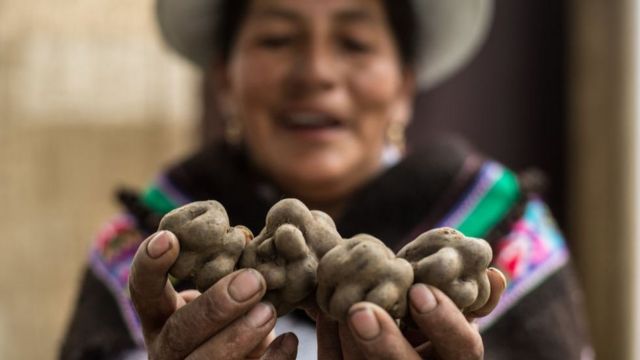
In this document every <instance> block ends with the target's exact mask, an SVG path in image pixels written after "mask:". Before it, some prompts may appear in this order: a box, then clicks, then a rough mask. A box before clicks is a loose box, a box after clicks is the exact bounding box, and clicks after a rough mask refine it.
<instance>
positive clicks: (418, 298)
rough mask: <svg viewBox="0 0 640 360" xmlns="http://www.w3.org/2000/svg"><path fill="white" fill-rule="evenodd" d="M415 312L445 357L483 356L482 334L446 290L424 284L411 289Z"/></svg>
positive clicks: (434, 344)
mask: <svg viewBox="0 0 640 360" xmlns="http://www.w3.org/2000/svg"><path fill="white" fill-rule="evenodd" d="M409 300H410V303H411V316H412V318H413V321H414V322H415V323H416V325H417V326H418V327H419V328H420V330H421V331H422V333H423V334H424V335H425V337H426V338H428V339H429V340H430V341H431V344H432V346H433V349H434V350H435V352H436V353H438V355H440V357H442V358H444V359H482V357H483V353H484V347H483V345H482V339H481V338H480V334H479V333H478V332H477V331H476V330H474V329H473V328H472V327H471V325H470V324H469V323H468V322H467V319H466V318H465V317H464V315H463V314H462V312H461V311H460V310H459V309H458V308H457V307H456V305H455V304H454V303H453V301H451V299H449V298H448V297H447V296H446V295H445V294H444V293H443V292H442V291H440V290H438V289H436V288H434V287H431V286H426V285H424V284H416V285H413V286H412V287H411V289H410V290H409Z"/></svg>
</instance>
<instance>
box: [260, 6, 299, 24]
mask: <svg viewBox="0 0 640 360" xmlns="http://www.w3.org/2000/svg"><path fill="white" fill-rule="evenodd" d="M256 17H257V18H258V19H274V18H275V19H282V20H287V21H291V22H298V21H301V16H300V15H298V14H296V13H295V12H293V11H290V10H287V9H283V8H279V7H268V8H266V9H261V10H259V11H257V12H256Z"/></svg>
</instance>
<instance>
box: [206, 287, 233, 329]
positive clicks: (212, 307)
mask: <svg viewBox="0 0 640 360" xmlns="http://www.w3.org/2000/svg"><path fill="white" fill-rule="evenodd" d="M200 298H201V299H202V300H201V303H202V305H201V306H202V312H201V314H202V316H203V317H204V320H205V321H206V322H208V323H210V324H225V323H228V322H229V321H230V320H232V319H233V318H234V317H235V316H236V313H237V312H238V310H239V308H240V306H241V305H240V304H234V303H232V302H231V301H230V300H229V299H228V298H227V297H226V296H223V295H222V294H221V293H213V294H212V293H207V294H206V296H200Z"/></svg>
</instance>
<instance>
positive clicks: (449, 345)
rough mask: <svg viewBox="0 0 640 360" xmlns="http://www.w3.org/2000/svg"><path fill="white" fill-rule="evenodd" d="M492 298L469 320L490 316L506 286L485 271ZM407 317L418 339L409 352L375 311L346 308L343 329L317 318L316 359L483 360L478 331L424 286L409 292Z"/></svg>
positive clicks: (358, 306)
mask: <svg viewBox="0 0 640 360" xmlns="http://www.w3.org/2000/svg"><path fill="white" fill-rule="evenodd" d="M488 275H489V281H490V283H491V298H490V299H489V302H488V303H487V304H486V305H485V306H484V307H483V308H482V309H480V310H478V311H476V312H474V313H473V314H472V316H474V317H479V316H484V315H486V314H488V313H490V312H491V311H492V310H493V309H494V308H495V306H496V305H497V303H498V300H499V299H500V296H501V295H502V293H503V291H504V289H505V287H506V283H505V281H504V277H503V276H502V274H500V273H499V271H497V270H495V269H490V270H488ZM409 301H410V304H411V306H410V308H411V317H412V319H413V321H414V322H415V323H416V325H417V326H418V329H419V332H420V334H421V335H422V338H424V339H428V341H424V342H423V343H421V344H420V345H418V346H415V347H414V346H413V345H412V344H411V343H410V342H409V341H408V340H407V338H406V337H405V335H404V334H402V332H401V331H400V329H399V328H398V326H397V325H396V322H395V321H394V320H393V319H392V318H391V317H390V316H389V314H388V313H387V312H386V311H385V310H384V309H382V308H380V307H379V306H377V305H375V304H372V303H368V302H361V303H358V304H355V305H353V306H352V307H351V309H350V311H349V318H348V321H347V324H338V323H337V322H335V321H332V320H330V319H329V318H328V317H326V316H324V315H319V316H318V317H317V324H316V327H317V334H318V359H424V358H427V359H434V358H436V359H443V360H444V359H446V360H450V359H451V360H458V359H482V358H483V355H484V345H483V343H482V338H481V336H480V333H479V332H478V329H477V327H476V326H475V325H474V324H473V323H472V322H470V320H471V319H467V318H465V316H464V315H463V314H462V312H460V310H459V309H458V308H457V307H456V305H455V304H454V303H453V302H452V301H451V299H449V298H448V297H447V296H446V295H445V294H444V293H442V292H441V291H440V290H438V289H436V288H434V287H430V286H426V285H423V284H416V285H414V286H413V287H412V288H411V290H410V291H409Z"/></svg>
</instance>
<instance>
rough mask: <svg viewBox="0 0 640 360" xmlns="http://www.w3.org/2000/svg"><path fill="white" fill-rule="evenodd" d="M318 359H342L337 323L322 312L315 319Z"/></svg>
mask: <svg viewBox="0 0 640 360" xmlns="http://www.w3.org/2000/svg"><path fill="white" fill-rule="evenodd" d="M316 337H317V342H318V359H342V350H341V348H340V335H339V333H338V322H337V321H335V320H333V319H331V318H329V317H328V316H327V315H325V314H324V313H322V312H319V313H318V317H317V318H316Z"/></svg>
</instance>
